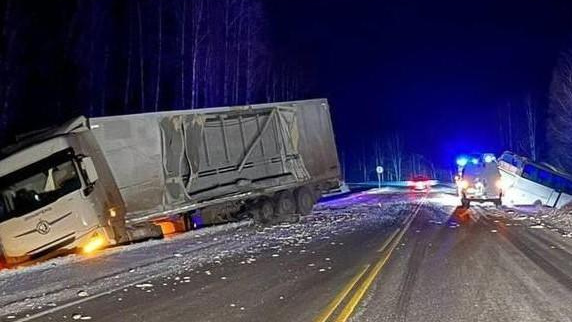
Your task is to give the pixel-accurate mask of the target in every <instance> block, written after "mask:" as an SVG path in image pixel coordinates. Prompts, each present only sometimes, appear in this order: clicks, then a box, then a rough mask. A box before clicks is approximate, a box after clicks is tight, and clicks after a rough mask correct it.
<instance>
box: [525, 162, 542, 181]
mask: <svg viewBox="0 0 572 322" xmlns="http://www.w3.org/2000/svg"><path fill="white" fill-rule="evenodd" d="M522 176H523V177H524V178H526V179H529V180H531V181H534V182H538V169H537V168H536V167H534V166H532V165H530V164H527V165H525V166H524V169H523V170H522Z"/></svg>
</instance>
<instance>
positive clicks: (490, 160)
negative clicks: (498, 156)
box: [484, 154, 495, 163]
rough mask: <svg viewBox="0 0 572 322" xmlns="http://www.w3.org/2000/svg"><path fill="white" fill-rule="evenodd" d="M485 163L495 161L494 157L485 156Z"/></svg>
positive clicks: (490, 155)
mask: <svg viewBox="0 0 572 322" xmlns="http://www.w3.org/2000/svg"><path fill="white" fill-rule="evenodd" d="M484 159H485V162H486V163H491V162H493V161H494V160H495V156H494V155H492V154H485V158H484Z"/></svg>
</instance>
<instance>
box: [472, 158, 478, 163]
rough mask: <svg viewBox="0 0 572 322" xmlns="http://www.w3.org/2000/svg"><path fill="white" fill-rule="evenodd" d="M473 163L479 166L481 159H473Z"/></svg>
mask: <svg viewBox="0 0 572 322" xmlns="http://www.w3.org/2000/svg"><path fill="white" fill-rule="evenodd" d="M471 163H472V164H479V159H477V158H472V159H471Z"/></svg>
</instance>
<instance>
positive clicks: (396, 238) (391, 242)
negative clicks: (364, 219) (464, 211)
mask: <svg viewBox="0 0 572 322" xmlns="http://www.w3.org/2000/svg"><path fill="white" fill-rule="evenodd" d="M425 201H426V198H423V199H421V202H420V203H419V204H417V207H416V208H415V209H414V210H413V213H411V215H410V216H409V217H408V218H407V219H406V220H405V222H404V225H403V226H402V227H401V228H398V229H396V230H395V231H394V232H393V233H392V234H391V235H390V237H389V238H387V239H386V240H385V242H384V243H383V245H382V246H381V247H380V248H379V250H378V252H384V251H385V249H386V248H387V247H389V249H388V250H387V252H385V255H384V256H382V257H381V258H380V259H379V261H377V263H376V264H375V266H374V267H373V269H372V270H371V271H370V272H369V273H368V274H367V277H366V278H365V280H363V282H362V283H361V284H359V286H358V288H357V290H356V291H355V292H354V293H353V296H352V297H351V299H350V300H349V301H348V303H347V304H346V306H345V307H344V308H343V309H342V311H341V312H340V315H339V316H338V317H337V318H336V321H337V322H345V321H347V320H348V319H349V317H350V316H351V315H352V313H353V311H354V310H355V308H356V307H357V305H358V304H359V303H360V301H361V299H362V298H363V296H364V295H365V293H366V292H367V290H368V289H369V287H370V286H371V284H372V283H373V281H374V280H375V278H376V277H377V276H378V275H379V273H380V271H381V269H382V268H383V267H384V266H385V264H386V263H387V261H388V260H389V258H390V257H391V254H392V253H393V251H394V250H395V248H396V247H397V245H399V243H400V242H401V239H402V238H403V236H404V235H405V233H406V232H407V230H408V229H409V227H410V226H411V223H412V222H413V219H414V218H415V216H417V213H418V212H419V210H421V207H422V206H423V204H425ZM369 267H370V265H366V266H365V267H364V268H363V269H362V270H361V271H360V272H359V274H358V275H356V276H354V278H352V280H351V281H350V282H349V283H348V284H347V285H346V286H345V287H344V289H343V290H342V291H341V292H340V293H339V294H338V295H337V296H336V297H335V298H334V299H333V300H332V302H330V304H329V305H328V306H327V307H326V309H324V311H323V312H322V313H321V314H320V315H319V316H318V317H317V318H316V319H315V320H314V321H315V322H325V321H327V320H328V319H329V318H330V316H331V315H332V314H333V313H334V312H335V311H336V309H337V308H338V306H339V305H340V304H341V303H342V302H343V301H344V299H345V298H346V296H348V294H349V293H350V292H351V291H352V289H354V287H355V285H356V283H358V282H359V281H360V280H361V278H362V276H363V275H364V274H365V273H366V272H367V270H368V269H369Z"/></svg>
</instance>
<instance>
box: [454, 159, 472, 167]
mask: <svg viewBox="0 0 572 322" xmlns="http://www.w3.org/2000/svg"><path fill="white" fill-rule="evenodd" d="M468 162H469V160H468V159H467V158H465V157H460V158H457V165H458V166H460V167H464V166H466V165H467V163H468Z"/></svg>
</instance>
